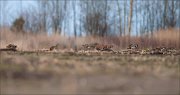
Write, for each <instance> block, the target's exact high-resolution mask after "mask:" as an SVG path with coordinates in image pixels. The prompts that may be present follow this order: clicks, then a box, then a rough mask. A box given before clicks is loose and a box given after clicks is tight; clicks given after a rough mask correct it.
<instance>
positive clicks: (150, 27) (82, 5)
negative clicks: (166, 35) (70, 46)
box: [0, 0, 180, 37]
mask: <svg viewBox="0 0 180 95" xmlns="http://www.w3.org/2000/svg"><path fill="white" fill-rule="evenodd" d="M0 2H1V4H0V5H1V6H0V13H1V15H0V16H1V17H0V19H1V22H0V23H1V26H2V25H3V24H4V21H3V20H4V18H5V17H7V16H6V14H4V13H5V11H6V10H7V8H9V7H8V6H7V5H8V4H7V3H8V2H5V1H0ZM9 2H10V1H9ZM34 3H35V4H34V5H32V6H30V7H29V8H28V9H22V10H21V11H20V12H19V13H18V15H19V17H16V18H17V19H18V18H20V17H22V18H23V19H24V21H25V23H24V26H23V29H24V30H25V31H31V32H33V33H39V32H52V33H56V34H60V35H62V32H63V33H65V34H66V33H67V32H69V31H72V32H73V35H74V36H75V37H76V36H82V35H83V34H84V35H92V36H102V37H104V36H109V35H118V36H127V35H128V36H131V35H135V36H143V35H147V34H148V35H152V34H153V32H154V31H156V30H159V29H168V28H180V17H179V15H180V13H179V12H180V1H178V0H38V1H34ZM35 5H37V6H35ZM21 8H22V7H21ZM8 17H9V16H8ZM17 19H16V20H17ZM11 26H12V24H11Z"/></svg>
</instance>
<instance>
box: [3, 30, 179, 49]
mask: <svg viewBox="0 0 180 95" xmlns="http://www.w3.org/2000/svg"><path fill="white" fill-rule="evenodd" d="M0 30H1V32H0V33H1V34H0V48H4V47H6V45H8V44H10V43H12V44H16V45H17V46H18V49H19V50H37V49H43V48H49V47H51V46H52V45H55V44H57V43H59V44H60V45H62V46H63V47H65V48H67V49H70V48H74V47H80V46H81V45H82V44H85V43H92V42H99V43H103V44H112V45H114V49H122V48H126V47H127V46H128V45H129V43H128V42H127V36H125V37H117V36H116V37H115V36H108V37H92V36H86V37H77V38H74V37H65V36H60V35H56V34H52V35H47V34H43V33H41V34H32V33H26V34H18V33H13V32H12V31H10V30H9V29H7V28H4V29H0ZM2 30H3V31H2ZM131 43H137V44H139V46H140V47H141V48H149V47H150V48H151V47H158V46H166V47H174V48H180V32H179V30H178V29H167V30H159V31H157V32H155V33H154V34H153V37H151V38H147V37H131Z"/></svg>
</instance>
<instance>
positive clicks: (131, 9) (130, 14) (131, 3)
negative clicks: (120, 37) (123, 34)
mask: <svg viewBox="0 0 180 95" xmlns="http://www.w3.org/2000/svg"><path fill="white" fill-rule="evenodd" d="M132 13H133V0H131V1H130V10H129V18H128V40H129V43H130V34H131V25H132V16H133V14H132Z"/></svg>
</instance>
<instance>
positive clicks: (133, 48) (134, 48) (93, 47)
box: [0, 43, 180, 55]
mask: <svg viewBox="0 0 180 95" xmlns="http://www.w3.org/2000/svg"><path fill="white" fill-rule="evenodd" d="M59 45H60V44H56V45H54V46H51V47H50V48H49V49H47V50H46V51H50V52H51V51H52V52H53V51H58V50H60V48H59ZM0 51H17V45H15V44H8V45H7V46H6V48H3V49H0ZM79 51H97V52H112V53H116V54H142V55H143V54H156V55H159V54H176V55H180V51H178V50H177V49H175V48H172V47H171V48H169V47H156V48H151V49H150V48H146V49H140V48H139V46H138V44H130V45H129V46H128V47H127V48H126V49H123V50H120V51H115V50H113V45H111V44H100V43H89V44H83V45H82V46H81V48H79ZM76 52H78V50H76Z"/></svg>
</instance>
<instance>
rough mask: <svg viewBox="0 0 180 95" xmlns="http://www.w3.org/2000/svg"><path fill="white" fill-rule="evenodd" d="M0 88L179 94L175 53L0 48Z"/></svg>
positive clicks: (25, 91) (178, 64) (179, 65)
mask: <svg viewBox="0 0 180 95" xmlns="http://www.w3.org/2000/svg"><path fill="white" fill-rule="evenodd" d="M0 60H1V61H0V76H1V78H0V80H1V93H2V94H85V93H91V94H97V93H103V94H105V93H106V94H113V93H118V94H125V93H127V94H179V93H180V92H179V88H180V87H179V78H180V75H179V74H180V55H176V56H174V55H153V56H152V55H118V54H104V55H103V54H96V55H91V54H90V55H86V54H76V53H35V52H34V53H33V52H29V53H27V52H1V58H0Z"/></svg>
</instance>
